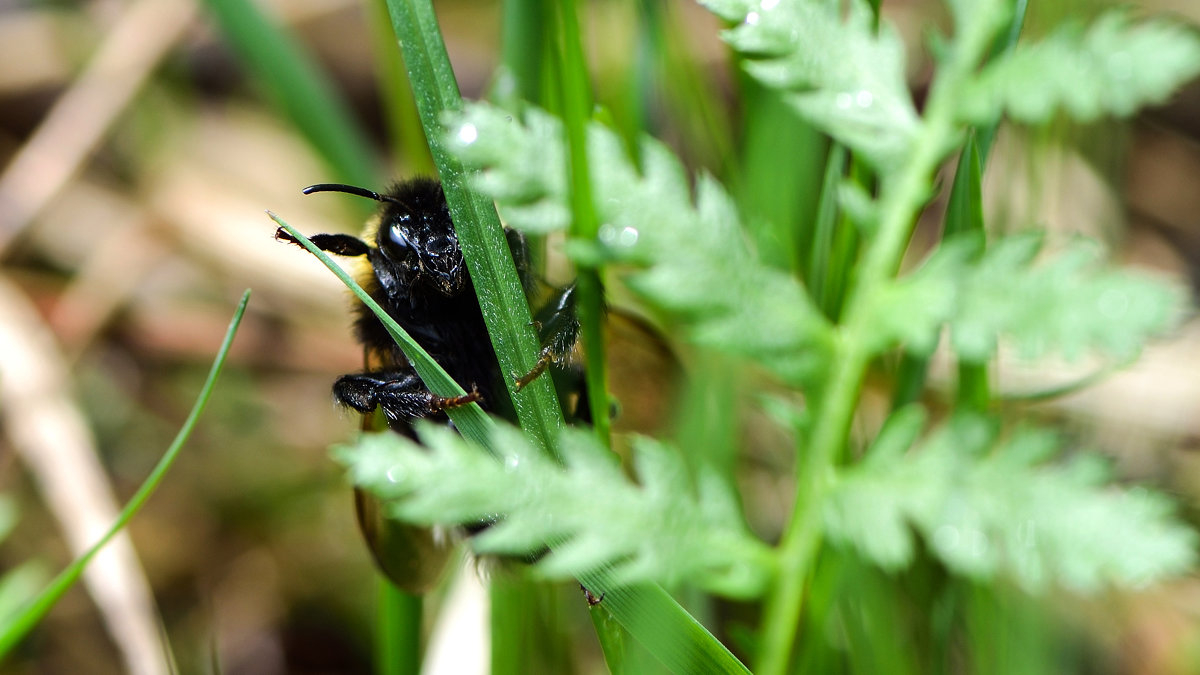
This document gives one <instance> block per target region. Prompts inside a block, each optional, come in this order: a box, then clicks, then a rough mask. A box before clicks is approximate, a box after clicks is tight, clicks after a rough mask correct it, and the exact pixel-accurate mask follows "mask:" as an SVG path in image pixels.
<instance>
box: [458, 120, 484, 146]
mask: <svg viewBox="0 0 1200 675" xmlns="http://www.w3.org/2000/svg"><path fill="white" fill-rule="evenodd" d="M478 138H479V130H478V129H476V128H475V125H474V124H471V123H470V122H468V123H466V124H464V125H462V126H461V127H459V128H458V142H459V143H462V144H463V145H470V144H472V143H474V142H475V141H476V140H477V139H478Z"/></svg>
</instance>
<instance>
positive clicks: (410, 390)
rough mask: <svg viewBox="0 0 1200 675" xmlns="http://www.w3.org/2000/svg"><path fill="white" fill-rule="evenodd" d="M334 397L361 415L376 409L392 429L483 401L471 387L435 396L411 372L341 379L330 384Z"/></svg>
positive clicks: (401, 371) (371, 374) (368, 374)
mask: <svg viewBox="0 0 1200 675" xmlns="http://www.w3.org/2000/svg"><path fill="white" fill-rule="evenodd" d="M333 397H334V399H336V400H337V402H338V403H340V404H342V405H344V406H347V407H350V408H353V409H355V410H357V411H358V412H360V413H362V414H364V415H367V414H370V413H371V412H373V411H374V410H375V408H379V409H380V410H382V411H383V414H384V415H385V416H386V417H387V419H388V424H389V426H392V427H393V428H395V427H400V428H404V427H407V426H408V425H409V424H410V423H411V422H412V421H413V420H415V419H420V418H423V417H429V416H430V415H432V414H434V413H438V412H441V411H443V410H447V409H449V408H457V407H460V406H464V405H468V404H470V403H476V402H479V401H481V400H482V399H483V397H482V396H480V394H479V391H478V390H476V389H475V388H474V387H472V388H471V392H470V393H469V394H466V395H464V396H454V397H450V398H446V397H443V396H438V395H437V394H435V393H433V392H431V391H429V389H427V388H426V387H425V383H424V382H422V381H421V378H420V377H419V376H417V374H416V373H414V372H413V371H411V370H394V371H375V372H367V373H353V374H350V375H343V376H341V377H339V378H338V379H337V382H334V383H333Z"/></svg>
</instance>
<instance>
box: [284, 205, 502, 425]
mask: <svg viewBox="0 0 1200 675" xmlns="http://www.w3.org/2000/svg"><path fill="white" fill-rule="evenodd" d="M267 215H268V216H270V217H271V220H274V221H275V222H276V223H278V224H279V226H280V227H282V228H283V229H284V231H286V232H287V233H288V234H289V235H291V236H292V237H294V238H295V240H296V241H298V242H300V244H301V245H302V246H304V248H305V249H307V250H308V252H309V253H311V254H313V255H314V256H316V257H317V259H318V260H320V261H321V264H323V265H325V267H328V268H329V271H331V272H333V273H334V274H335V275H337V278H338V279H340V280H341V282H342V283H343V284H345V285H346V288H349V289H350V292H352V293H354V295H355V297H357V298H358V299H359V300H360V301H361V302H362V303H363V304H364V305H366V306H367V307H368V308H370V310H371V311H372V312H374V313H375V316H376V317H378V318H379V321H380V322H381V323H383V326H384V328H386V329H387V332H388V333H389V334H390V335H391V336H392V339H393V340H395V341H396V344H397V345H399V346H400V349H401V350H402V351H403V352H404V355H405V356H407V357H408V360H409V361H410V362H412V364H413V367H414V368H416V370H417V374H418V375H420V376H421V381H422V382H424V383H425V386H427V387H429V391H432V392H433V393H435V394H437V395H438V396H443V397H446V398H452V397H455V396H463V395H465V394H466V393H467V392H466V391H464V390H463V388H462V387H460V386H459V385H458V383H457V382H455V381H454V380H453V379H452V378H451V377H450V376H449V375H448V374H447V373H446V371H445V370H443V369H442V367H441V366H440V365H438V363H437V361H434V360H433V357H431V356H430V355H429V354H428V353H426V351H425V350H424V349H422V348H421V345H419V344H417V341H416V340H413V339H412V337H411V336H410V335H409V334H408V333H407V332H405V330H404V329H403V328H401V327H400V326H399V324H397V323H396V321H395V319H393V318H392V317H390V316H388V313H387V312H385V311H384V310H383V308H382V307H380V306H379V303H377V302H375V300H374V298H372V297H371V296H370V295H368V294H367V292H366V291H364V290H363V289H362V286H359V285H358V282H356V281H355V280H354V278H353V277H351V276H350V275H349V274H347V273H346V270H344V269H342V268H341V267H339V266H338V264H337V263H335V262H333V260H332V259H331V258H330V257H329V256H327V255H325V252H324V251H322V250H321V249H319V248H317V247H316V246H314V245H313V243H312V242H311V241H309V239H308V237H305V236H304V235H303V234H300V233H299V232H298V231H296V229H295V228H293V227H292V226H291V225H288V224H287V223H286V222H284V221H283V219H282V218H280V217H279V216H277V215H275V214H274V213H271V212H270V211H268V212H267ZM446 414H447V415H449V416H450V419H451V420H453V421H454V426H455V427H457V428H458V431H459V432H460V433H461V434H462V435H463V436H465V437H467V438H469V439H471V440H473V441H475V442H476V443H478V444H479V445H480V447H487V441H488V437H489V436H490V429H491V426H492V424H494V423H493V422H492V418H490V417H488V416H487V413H485V412H483V408H480V407H479V405H478V404H476V403H471V404H469V405H465V406H461V407H456V408H449V409H447V410H446Z"/></svg>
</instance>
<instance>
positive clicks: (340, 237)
mask: <svg viewBox="0 0 1200 675" xmlns="http://www.w3.org/2000/svg"><path fill="white" fill-rule="evenodd" d="M275 239H277V240H279V241H286V242H288V243H289V244H295V245H297V246H300V247H301V248H303V246H301V244H300V242H299V240H297V239H296V238H295V237H293V236H292V235H290V234H288V232H287V230H285V229H283V228H282V227H281V228H279V229H277V230H275ZM308 240H309V241H311V242H312V243H313V245H314V246H316V247H317V248H319V249H321V250H322V251H325V252H326V253H332V254H334V255H344V256H346V257H349V258H353V257H356V256H360V255H367V254H368V253H370V252H371V247H370V246H368V245H367V243H366V242H365V241H363V240H362V239H359V238H358V237H352V236H350V235H348V234H314V235H313V236H311V237H309V238H308Z"/></svg>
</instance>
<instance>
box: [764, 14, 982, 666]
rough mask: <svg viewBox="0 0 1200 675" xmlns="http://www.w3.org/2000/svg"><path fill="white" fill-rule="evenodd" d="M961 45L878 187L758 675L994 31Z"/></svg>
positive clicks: (800, 593) (779, 655)
mask: <svg viewBox="0 0 1200 675" xmlns="http://www.w3.org/2000/svg"><path fill="white" fill-rule="evenodd" d="M968 28H969V29H970V30H968V31H967V32H965V33H964V34H963V35H961V36H960V37H959V39H958V41H957V42H958V44H957V50H956V53H955V54H954V58H951V59H949V60H948V63H947V64H946V66H945V68H944V70H943V71H942V72H940V73H939V74H938V78H937V80H935V82H934V85H933V88H932V90H931V92H930V98H929V101H928V104H927V106H926V114H925V120H924V123H923V125H922V127H921V131H922V133H921V134H920V135H919V136H918V137H917V139H916V140H915V141H914V146H913V152H912V154H911V155H909V157H908V160H907V162H906V163H905V165H904V166H903V167H902V168H901V169H900V170H899V171H898V172H897V173H895V174H893V178H892V179H891V180H888V181H886V182H885V183H884V185H883V191H882V196H881V199H880V202H881V207H880V211H881V221H880V226H879V230H878V231H877V233H876V235H875V238H874V239H873V240H872V242H871V243H870V246H869V248H868V249H867V253H866V256H865V258H864V260H863V264H862V267H861V268H860V270H859V275H858V279H857V283H855V285H854V286H853V287H852V288H851V289H850V291H849V295H848V297H847V302H846V313H845V321H844V323H843V324H842V325H841V326H840V327H839V329H838V339H837V342H836V344H835V349H834V352H833V361H832V366H831V368H830V381H829V386H828V388H827V389H826V390H825V392H824V393H823V395H822V397H821V399H820V400H819V401H818V403H817V416H816V420H817V422H816V425H815V427H814V429H813V433H812V436H811V438H810V440H809V447H808V448H807V454H806V455H805V456H804V457H803V458H802V460H801V461H799V462H798V463H797V469H798V474H799V478H798V480H797V496H796V501H795V504H794V505H793V509H792V515H791V519H790V520H789V523H788V527H787V530H786V531H785V532H784V535H783V539H782V541H781V542H780V547H779V556H780V565H779V569H780V576H779V579H778V581H777V582H776V585H775V588H774V589H773V590H772V592H771V594H770V595H769V596H768V597H767V602H766V607H765V609H764V615H763V629H762V633H763V642H762V648H761V651H760V660H759V667H758V668H757V669H756V672H758V673H760V674H761V675H784V674H785V673H787V672H788V669H789V664H790V662H791V656H792V646H793V644H794V642H795V638H796V632H797V629H798V627H799V625H800V616H801V611H802V609H803V605H804V589H805V585H806V584H805V582H806V579H807V578H808V576H809V574H810V573H811V571H812V568H813V563H814V561H815V559H816V555H817V552H818V551H819V549H820V542H821V512H822V508H823V506H824V502H825V498H826V496H827V495H828V492H829V489H830V486H831V485H832V477H833V471H834V467H835V465H836V462H837V460H838V458H839V457H840V456H841V455H842V454H843V449H844V448H845V447H846V444H847V441H848V437H849V433H850V424H851V421H852V420H853V418H854V411H855V409H856V408H857V403H858V397H859V392H860V390H861V388H862V382H863V377H864V376H865V374H866V369H867V366H868V365H869V363H870V360H871V357H872V356H873V354H872V352H871V345H870V342H869V341H868V340H866V339H864V338H865V337H866V336H868V335H870V332H871V331H872V330H873V328H872V326H871V322H872V320H873V312H872V311H871V307H872V304H873V302H874V298H875V296H876V294H877V293H878V292H879V291H880V289H881V288H882V287H883V286H884V285H886V284H887V283H889V282H890V281H891V279H892V278H893V277H894V276H895V274H896V271H897V269H898V268H899V265H900V260H901V257H902V256H903V255H904V251H905V249H906V248H907V245H908V241H909V238H910V237H911V234H912V228H913V224H914V223H915V222H916V216H917V214H918V213H919V211H920V209H921V207H922V205H923V204H924V203H925V200H926V197H927V196H928V191H929V184H930V176H931V175H932V174H933V172H934V171H935V170H936V169H937V167H938V164H939V163H940V162H941V159H942V158H943V157H944V156H945V154H946V152H947V150H948V149H950V147H951V146H952V141H954V140H955V137H956V136H957V135H958V134H959V126H960V125H959V124H957V120H956V118H955V111H956V105H955V97H956V94H957V93H958V91H959V89H960V87H961V86H962V83H963V82H964V81H965V80H966V79H967V78H968V77H969V76H970V73H971V72H972V70H973V69H974V68H975V66H976V64H978V62H979V60H980V58H981V57H982V55H983V54H984V52H985V50H986V48H987V45H988V42H989V40H990V36H991V34H992V31H993V30H994V25H993V24H992V23H989V22H988V21H983V20H976V21H974V22H973V23H972V24H971V25H970V26H968Z"/></svg>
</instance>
